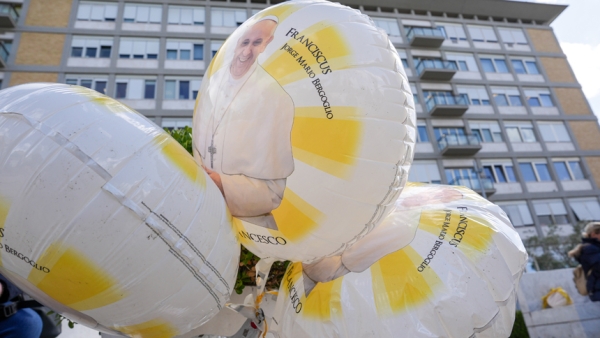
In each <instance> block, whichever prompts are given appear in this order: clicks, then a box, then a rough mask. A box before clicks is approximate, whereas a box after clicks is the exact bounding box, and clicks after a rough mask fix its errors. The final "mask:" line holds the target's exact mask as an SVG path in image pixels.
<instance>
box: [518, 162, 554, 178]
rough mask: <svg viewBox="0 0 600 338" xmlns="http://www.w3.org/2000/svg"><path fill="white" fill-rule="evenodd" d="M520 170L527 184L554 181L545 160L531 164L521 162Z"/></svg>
mask: <svg viewBox="0 0 600 338" xmlns="http://www.w3.org/2000/svg"><path fill="white" fill-rule="evenodd" d="M519 169H520V170H521V174H523V179H524V180H525V182H543V181H552V178H551V177H550V172H549V171H548V164H547V163H546V162H545V161H543V160H535V161H531V162H529V161H528V162H524V161H523V162H519Z"/></svg>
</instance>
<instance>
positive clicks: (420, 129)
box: [417, 121, 429, 143]
mask: <svg viewBox="0 0 600 338" xmlns="http://www.w3.org/2000/svg"><path fill="white" fill-rule="evenodd" d="M417 142H418V143H423V142H429V135H428V134H427V125H426V124H425V121H417Z"/></svg>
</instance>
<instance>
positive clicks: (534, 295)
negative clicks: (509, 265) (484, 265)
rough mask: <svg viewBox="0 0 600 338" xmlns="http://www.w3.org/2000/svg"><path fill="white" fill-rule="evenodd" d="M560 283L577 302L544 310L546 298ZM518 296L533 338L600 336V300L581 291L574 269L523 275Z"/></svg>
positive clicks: (590, 337)
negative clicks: (595, 300)
mask: <svg viewBox="0 0 600 338" xmlns="http://www.w3.org/2000/svg"><path fill="white" fill-rule="evenodd" d="M559 286H560V287H562V288H563V289H565V291H567V293H568V294H569V295H570V296H571V299H573V304H572V305H568V306H564V307H559V308H554V309H542V297H543V296H544V295H545V294H546V293H548V291H550V289H552V288H555V287H559ZM517 297H518V300H519V305H520V307H521V311H523V317H524V318H525V324H526V325H527V329H528V331H529V336H530V337H531V338H552V337H555V338H568V337H572V338H583V337H589V338H592V337H600V302H595V303H594V302H591V301H590V300H589V298H588V297H584V296H581V295H580V294H579V293H577V290H576V289H575V284H574V283H573V272H572V269H561V270H551V271H541V272H536V273H526V274H523V277H522V278H521V284H520V288H519V291H518V294H517Z"/></svg>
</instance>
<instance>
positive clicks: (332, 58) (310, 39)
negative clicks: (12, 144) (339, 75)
mask: <svg viewBox="0 0 600 338" xmlns="http://www.w3.org/2000/svg"><path fill="white" fill-rule="evenodd" d="M302 36H304V38H301V37H302ZM297 39H300V40H301V41H302V42H300V41H298V40H297ZM286 43H287V45H288V46H289V47H290V48H291V49H293V50H294V51H295V52H296V53H297V55H296V54H294V55H292V54H290V53H289V51H286V50H283V49H281V48H282V47H284V46H285V45H282V46H281V47H279V48H280V49H279V50H278V51H276V52H275V53H273V54H272V55H271V56H270V57H269V58H268V59H267V60H265V62H263V64H262V67H263V68H264V69H265V70H266V71H267V72H268V73H269V74H270V75H271V76H272V77H273V78H275V80H277V82H279V84H280V85H282V86H285V85H286V84H288V83H292V82H295V81H298V80H301V79H305V78H308V74H307V72H306V70H305V68H304V67H303V65H306V66H309V67H310V68H311V70H312V71H313V72H314V73H315V74H321V68H320V64H319V63H318V62H317V58H316V57H315V56H314V55H313V52H315V53H316V47H314V45H316V46H317V47H318V48H319V50H320V51H321V52H322V53H323V56H324V57H325V58H326V60H327V64H325V63H324V62H323V61H324V60H323V59H319V61H321V63H323V68H325V67H327V66H329V67H331V70H332V71H334V72H335V71H336V70H339V69H343V68H346V67H348V65H349V62H350V58H349V56H350V54H351V50H350V47H349V45H348V43H347V42H346V41H345V38H344V35H343V33H342V32H341V31H340V29H339V28H336V27H334V26H331V25H330V23H328V22H327V21H321V22H318V23H316V24H314V25H312V26H310V27H308V28H306V29H304V30H302V31H301V32H299V33H298V35H296V39H294V38H291V37H290V39H289V40H288V41H287V42H286ZM310 43H314V45H311V46H313V47H310V50H309V48H308V45H310ZM304 61H305V62H304Z"/></svg>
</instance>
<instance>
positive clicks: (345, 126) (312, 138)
mask: <svg viewBox="0 0 600 338" xmlns="http://www.w3.org/2000/svg"><path fill="white" fill-rule="evenodd" d="M331 111H332V113H333V118H332V119H327V118H326V116H325V113H324V110H323V107H322V106H316V107H296V110H295V117H294V126H293V127H292V151H293V153H294V158H295V159H297V160H300V161H302V162H304V163H306V164H308V165H310V166H312V167H315V168H317V169H319V170H321V171H324V172H326V173H328V174H330V175H333V176H336V177H338V178H341V179H346V178H347V177H348V176H349V175H350V174H351V172H352V169H353V166H354V164H355V161H356V158H357V157H358V152H359V150H360V144H361V141H362V136H363V125H362V123H361V121H360V120H359V118H358V115H359V110H358V108H356V107H344V106H334V107H331Z"/></svg>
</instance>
